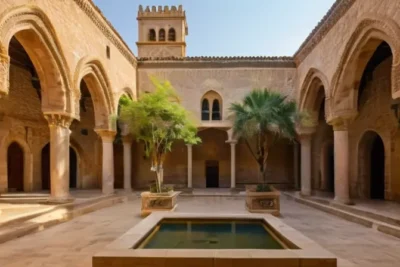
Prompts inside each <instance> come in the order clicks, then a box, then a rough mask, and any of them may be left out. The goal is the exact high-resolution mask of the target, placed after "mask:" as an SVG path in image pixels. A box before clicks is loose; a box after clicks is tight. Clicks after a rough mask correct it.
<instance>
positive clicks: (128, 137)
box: [122, 134, 133, 145]
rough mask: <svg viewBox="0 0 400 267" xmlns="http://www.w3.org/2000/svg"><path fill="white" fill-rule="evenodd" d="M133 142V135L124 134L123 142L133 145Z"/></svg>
mask: <svg viewBox="0 0 400 267" xmlns="http://www.w3.org/2000/svg"><path fill="white" fill-rule="evenodd" d="M132 142H133V136H132V135H130V134H128V135H123V136H122V143H123V144H129V145H131V144H132Z"/></svg>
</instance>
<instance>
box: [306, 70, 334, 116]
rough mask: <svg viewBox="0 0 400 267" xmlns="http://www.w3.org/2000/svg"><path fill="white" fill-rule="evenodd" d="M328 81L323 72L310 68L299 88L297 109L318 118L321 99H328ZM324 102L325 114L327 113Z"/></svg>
mask: <svg viewBox="0 0 400 267" xmlns="http://www.w3.org/2000/svg"><path fill="white" fill-rule="evenodd" d="M328 96H329V82H328V79H327V78H326V76H325V74H323V73H322V72H321V71H320V70H318V69H316V68H311V69H310V70H309V71H308V73H307V75H306V77H305V78H304V81H303V83H302V86H301V89H300V99H299V103H300V105H299V110H300V111H301V112H308V113H310V115H311V117H313V118H314V119H316V120H317V119H318V113H319V106H320V104H321V101H326V102H327V101H329V98H328ZM328 106H329V105H326V104H325V114H328V113H329V110H328Z"/></svg>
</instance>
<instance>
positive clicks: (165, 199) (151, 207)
mask: <svg viewBox="0 0 400 267" xmlns="http://www.w3.org/2000/svg"><path fill="white" fill-rule="evenodd" d="M180 193H181V192H180V191H170V192H167V193H150V192H143V193H141V194H140V196H141V198H142V208H141V212H140V215H141V216H147V215H149V214H151V213H152V212H153V211H174V210H175V209H176V207H177V206H178V204H177V203H176V202H177V198H178V195H179V194H180Z"/></svg>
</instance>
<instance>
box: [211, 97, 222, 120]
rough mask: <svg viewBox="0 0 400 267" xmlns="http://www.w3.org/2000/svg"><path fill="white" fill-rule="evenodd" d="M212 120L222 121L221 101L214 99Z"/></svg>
mask: <svg viewBox="0 0 400 267" xmlns="http://www.w3.org/2000/svg"><path fill="white" fill-rule="evenodd" d="M212 120H213V121H219V120H221V112H220V108H219V101H218V99H214V101H213V104H212Z"/></svg>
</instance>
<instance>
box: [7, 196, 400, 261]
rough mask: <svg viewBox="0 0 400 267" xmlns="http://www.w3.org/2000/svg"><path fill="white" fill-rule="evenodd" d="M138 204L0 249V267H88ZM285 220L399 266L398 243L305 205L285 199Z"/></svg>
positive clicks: (218, 203) (235, 205)
mask: <svg viewBox="0 0 400 267" xmlns="http://www.w3.org/2000/svg"><path fill="white" fill-rule="evenodd" d="M139 201H140V200H139V199H136V198H135V199H134V200H131V201H129V202H127V203H124V204H119V205H116V206H113V207H110V208H106V209H103V210H99V211H96V212H93V213H90V214H87V215H84V216H81V217H78V218H76V219H73V220H71V221H69V222H66V223H63V224H60V225H57V226H54V227H52V228H50V229H47V230H45V231H43V232H39V233H35V234H32V235H28V236H25V237H22V238H20V239H16V240H13V241H9V242H7V243H4V244H1V245H0V266H1V267H11V266H13V267H16V266H18V267H39V266H40V267H54V266H60V267H64V266H65V267H67V266H68V267H83V266H84V267H90V266H91V256H92V255H93V254H95V253H96V252H97V251H100V250H101V249H102V248H103V247H104V246H105V245H106V244H108V243H109V242H110V241H112V240H113V239H115V238H117V237H118V236H120V235H121V234H123V233H124V232H125V231H127V230H128V229H129V228H131V227H132V226H133V225H134V224H135V223H137V222H138V221H139V220H140V217H139V208H140V202H139ZM281 202H282V203H281V205H282V207H281V208H282V213H283V214H282V219H283V220H284V221H285V222H286V223H287V224H289V225H290V226H292V227H294V228H296V229H297V230H299V231H301V232H303V234H305V235H306V236H308V237H310V238H311V239H313V240H315V241H316V242H318V243H319V244H321V245H322V246H323V247H325V248H326V249H328V250H330V251H331V252H333V253H335V254H336V255H337V256H338V257H341V258H345V259H347V260H350V261H352V262H354V263H356V264H358V266H360V267H396V266H397V267H398V266H400V265H399V263H400V239H396V238H394V237H391V236H388V235H385V234H382V233H379V232H376V231H374V230H372V229H369V228H365V227H362V226H360V225H357V224H354V223H351V222H347V221H344V220H342V219H339V218H337V217H334V216H332V215H329V214H326V213H323V212H321V211H318V210H315V209H313V208H310V207H307V206H304V205H302V204H299V203H296V202H293V201H290V200H286V199H285V198H284V197H283V199H282V201H281ZM177 212H210V213H246V211H245V209H244V199H243V198H240V197H238V198H227V197H181V198H180V199H179V206H178V209H177Z"/></svg>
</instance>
